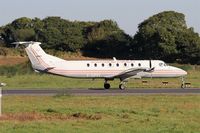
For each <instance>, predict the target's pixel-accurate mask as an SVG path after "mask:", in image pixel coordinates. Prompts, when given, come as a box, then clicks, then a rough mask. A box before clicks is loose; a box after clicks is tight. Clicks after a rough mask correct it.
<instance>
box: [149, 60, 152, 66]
mask: <svg viewBox="0 0 200 133" xmlns="http://www.w3.org/2000/svg"><path fill="white" fill-rule="evenodd" d="M149 67H150V68H152V63H151V60H149Z"/></svg>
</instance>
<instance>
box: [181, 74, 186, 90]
mask: <svg viewBox="0 0 200 133" xmlns="http://www.w3.org/2000/svg"><path fill="white" fill-rule="evenodd" d="M181 80H182V84H181V88H182V89H184V88H185V77H182V79H181Z"/></svg>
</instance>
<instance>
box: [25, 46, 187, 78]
mask: <svg viewBox="0 0 200 133" xmlns="http://www.w3.org/2000/svg"><path fill="white" fill-rule="evenodd" d="M26 52H27V54H28V56H29V59H30V60H31V63H32V66H33V68H34V69H36V70H38V71H45V72H48V73H52V74H56V75H61V76H66V77H78V78H108V77H114V76H115V75H120V73H123V72H126V71H128V70H130V69H134V68H135V69H140V68H143V69H144V68H146V69H150V68H154V69H153V71H141V72H138V73H137V74H134V75H129V77H133V78H134V77H180V76H184V75H186V74H187V72H186V71H184V70H182V69H180V68H176V67H173V66H168V65H166V64H165V63H164V62H163V61H161V60H151V61H149V60H116V59H113V60H84V61H82V60H81V61H66V60H63V59H60V58H57V57H55V56H51V55H49V54H46V53H45V52H44V51H43V50H42V49H41V47H40V46H39V44H37V43H35V44H34V45H29V46H28V47H26ZM150 62H151V65H150Z"/></svg>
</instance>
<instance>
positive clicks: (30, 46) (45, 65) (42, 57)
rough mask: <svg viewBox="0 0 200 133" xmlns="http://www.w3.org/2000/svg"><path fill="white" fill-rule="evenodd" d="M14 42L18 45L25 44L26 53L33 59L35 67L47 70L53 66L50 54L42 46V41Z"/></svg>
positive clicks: (32, 62)
mask: <svg viewBox="0 0 200 133" xmlns="http://www.w3.org/2000/svg"><path fill="white" fill-rule="evenodd" d="M13 44H16V47H18V45H20V44H22V45H24V46H25V50H26V53H27V55H28V58H29V59H30V61H31V64H32V67H33V69H35V70H39V71H45V70H48V69H50V68H53V66H52V64H50V63H49V62H50V61H49V58H48V55H47V54H46V53H45V52H44V50H43V49H42V48H41V47H40V44H41V43H40V42H32V41H31V42H14V43H13Z"/></svg>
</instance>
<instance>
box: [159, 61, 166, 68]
mask: <svg viewBox="0 0 200 133" xmlns="http://www.w3.org/2000/svg"><path fill="white" fill-rule="evenodd" d="M159 66H160V67H163V66H168V65H167V64H166V63H165V62H160V63H159Z"/></svg>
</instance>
